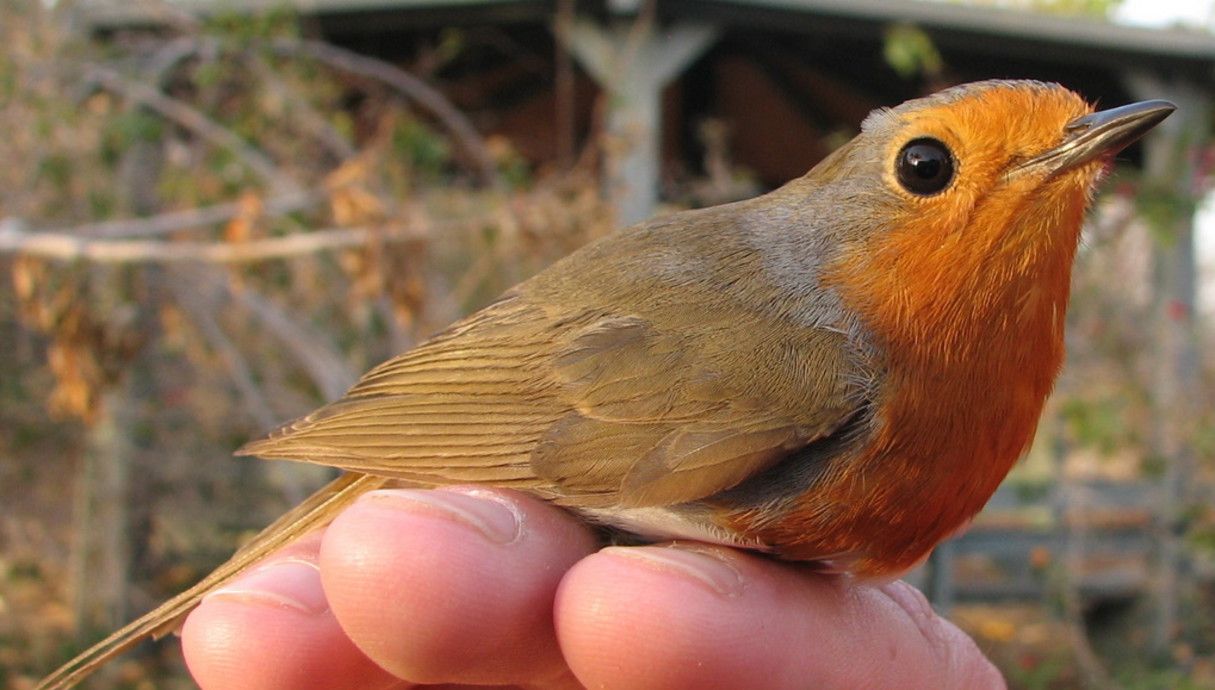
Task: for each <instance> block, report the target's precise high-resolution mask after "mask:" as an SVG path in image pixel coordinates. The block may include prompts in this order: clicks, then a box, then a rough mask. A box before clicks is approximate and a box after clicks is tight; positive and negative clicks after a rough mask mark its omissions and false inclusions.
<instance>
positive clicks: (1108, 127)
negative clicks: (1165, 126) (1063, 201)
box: [1019, 100, 1177, 174]
mask: <svg viewBox="0 0 1215 690" xmlns="http://www.w3.org/2000/svg"><path fill="white" fill-rule="evenodd" d="M1176 109H1177V106H1175V105H1173V104H1172V103H1169V102H1168V101H1159V100H1153V101H1141V102H1139V103H1131V104H1130V105H1124V106H1122V107H1119V108H1110V109H1109V110H1102V111H1100V112H1096V113H1092V114H1089V115H1085V116H1084V117H1079V118H1076V119H1075V120H1072V121H1071V122H1069V123H1068V124H1067V126H1066V127H1064V128H1063V132H1064V136H1063V141H1062V142H1061V143H1060V144H1059V145H1058V146H1056V147H1054V148H1052V149H1050V150H1049V151H1046V152H1045V153H1043V154H1041V155H1038V156H1034V157H1033V158H1031V159H1029V160H1028V161H1025V162H1024V163H1023V164H1021V165H1020V166H1019V167H1020V168H1021V169H1022V170H1026V169H1029V168H1045V169H1046V171H1047V173H1048V174H1054V173H1059V172H1063V171H1064V170H1071V169H1073V168H1077V167H1079V166H1081V165H1084V164H1085V163H1089V162H1091V161H1094V160H1096V159H1098V158H1101V157H1103V156H1112V155H1114V154H1115V153H1118V152H1119V151H1121V150H1122V149H1124V148H1126V147H1127V146H1128V145H1130V144H1131V143H1133V142H1134V141H1135V140H1137V139H1138V138H1139V137H1141V136H1143V135H1144V134H1146V133H1147V132H1148V130H1150V129H1151V128H1153V127H1155V126H1156V125H1158V124H1160V123H1161V122H1162V121H1163V120H1164V118H1166V117H1168V116H1169V114H1170V113H1172V112H1173V111H1174V110H1176Z"/></svg>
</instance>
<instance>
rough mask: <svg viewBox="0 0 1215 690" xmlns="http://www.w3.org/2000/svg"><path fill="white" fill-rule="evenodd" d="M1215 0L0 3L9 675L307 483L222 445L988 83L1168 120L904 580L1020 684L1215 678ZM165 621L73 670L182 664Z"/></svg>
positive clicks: (88, 631) (1099, 221) (116, 612)
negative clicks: (639, 224) (953, 529)
mask: <svg viewBox="0 0 1215 690" xmlns="http://www.w3.org/2000/svg"><path fill="white" fill-rule="evenodd" d="M1212 4H1213V3H1212V2H1211V1H1210V0H1205V1H1203V2H1195V1H1190V2H1185V1H1183V0H1178V2H1176V6H1175V7H1173V6H1170V5H1171V3H1170V2H1166V1H1164V0H991V1H979V2H918V1H915V0H851V1H849V2H841V1H840V0H587V1H585V2H583V1H581V0H463V1H461V2H458V3H453V2H442V1H441V0H433V1H428V0H308V1H307V2H303V1H302V0H301V1H300V2H297V3H293V2H263V1H261V0H226V1H224V2H218V1H216V2H205V1H197V2H186V1H181V2H160V1H157V0H142V1H138V2H130V1H121V2H120V1H118V0H113V1H110V2H106V1H103V0H92V1H86V0H77V1H75V2H71V1H68V0H61V1H59V2H54V1H52V0H6V1H5V2H4V3H3V4H0V41H2V43H3V47H2V48H0V353H2V354H0V686H3V687H5V688H14V689H18V690H19V689H20V688H28V687H31V686H32V684H33V682H34V681H35V680H36V679H37V678H38V677H39V676H40V675H41V674H42V673H44V672H46V671H49V670H50V669H52V668H53V667H55V666H57V665H58V664H59V663H60V662H62V661H64V660H66V659H67V658H68V657H69V656H70V655H72V654H74V653H75V652H77V651H80V650H81V649H83V648H84V646H87V644H88V643H90V642H92V641H94V640H96V639H98V638H99V637H100V636H101V635H102V634H103V633H104V632H107V631H109V630H110V629H112V628H113V627H116V626H117V625H119V624H121V623H123V622H125V621H127V620H129V619H130V618H132V617H134V616H135V615H137V614H138V613H141V612H143V611H146V610H148V609H150V608H151V607H152V606H153V605H154V604H156V603H158V602H160V601H162V600H164V599H166V598H167V597H169V596H170V595H172V594H174V593H176V592H178V591H180V590H182V589H184V588H185V587H186V586H188V585H189V584H190V583H192V582H193V581H194V580H196V579H197V578H199V577H200V576H201V575H202V574H204V573H205V572H207V571H209V570H210V569H211V568H213V567H214V566H216V565H217V564H219V563H220V562H222V561H223V560H224V559H226V557H227V556H228V555H229V554H230V553H231V551H232V550H233V549H234V548H235V547H236V546H237V545H238V544H239V543H240V542H241V540H242V539H243V538H247V537H248V536H250V535H251V534H253V533H255V532H256V531H257V530H258V529H259V528H260V527H262V526H264V525H265V524H267V523H268V522H270V520H271V519H272V518H273V517H275V516H276V515H277V514H279V513H281V512H282V511H284V510H285V509H286V508H287V507H289V506H290V505H292V504H293V503H295V502H296V501H298V500H300V499H301V498H302V497H304V496H305V495H307V494H308V493H309V492H310V491H311V490H313V489H314V488H315V487H317V486H319V485H320V483H322V482H324V481H325V480H326V479H327V478H328V475H327V471H326V470H325V469H324V468H314V467H302V466H295V465H292V464H289V463H277V462H266V461H261V460H257V459H250V458H240V459H233V458H231V457H230V453H231V452H232V450H233V449H234V448H236V447H237V446H239V445H240V444H241V443H243V442H244V441H246V440H249V439H251V438H253V437H256V436H258V435H260V434H262V433H263V432H264V431H266V430H267V429H269V428H271V427H273V426H275V425H276V424H277V423H279V422H282V421H284V420H287V419H291V418H293V417H296V416H298V415H301V414H303V413H305V412H307V411H309V410H311V409H312V408H314V407H316V406H317V405H319V404H321V403H322V402H324V401H326V400H330V399H333V398H336V397H337V396H339V395H340V394H341V393H342V392H343V391H344V390H345V388H346V387H347V386H348V385H349V384H351V383H352V382H353V381H354V380H355V378H356V377H357V376H358V374H360V373H361V372H362V371H364V370H366V369H367V368H369V367H370V366H372V365H374V364H376V363H378V362H380V361H382V360H383V359H385V358H387V357H389V356H391V355H392V354H394V353H397V352H399V351H401V350H404V349H406V348H408V347H409V346H411V345H412V344H413V343H416V342H417V341H418V340H419V339H420V338H423V337H425V336H426V335H427V334H428V333H431V332H434V331H435V330H437V329H439V328H441V327H443V326H445V325H446V324H448V323H449V322H451V321H452V320H454V319H455V318H457V317H458V316H460V315H461V314H464V313H467V312H469V311H471V310H473V309H476V308H477V307H479V306H481V305H483V304H484V303H486V302H487V301H488V300H490V299H492V298H493V297H494V296H496V295H497V294H498V293H499V292H500V291H502V290H503V289H505V288H507V287H509V286H510V285H512V284H514V283H515V282H518V281H519V280H521V279H523V278H525V277H526V276H528V275H529V274H531V273H532V272H534V271H536V270H538V269H539V268H542V267H543V266H544V265H546V264H547V263H549V262H551V261H552V260H553V259H555V258H557V257H559V256H562V255H563V254H566V253H568V252H569V251H570V250H572V249H574V248H575V247H577V246H579V245H581V244H583V243H585V242H586V241H588V240H590V239H593V238H595V237H598V236H600V235H602V234H604V233H607V232H609V231H610V230H612V229H613V228H615V227H617V226H620V225H623V224H627V223H630V222H633V221H636V220H640V219H644V218H646V217H649V216H650V215H652V214H654V213H663V212H667V211H670V210H673V209H680V208H689V207H696V206H704V205H710V204H717V203H722V202H726V201H731V200H735V199H740V198H745V197H748V196H752V195H755V194H758V193H760V192H762V191H765V190H767V189H771V188H773V187H775V186H778V185H780V184H781V183H783V182H784V181H787V180H789V179H791V178H793V177H796V176H798V175H800V174H802V173H803V172H805V171H806V170H808V169H809V168H810V167H812V166H813V165H814V164H815V163H816V162H817V161H818V160H819V159H821V158H822V157H823V156H825V155H826V154H827V153H828V152H830V151H831V150H832V149H833V148H835V147H836V146H838V145H840V144H841V143H843V142H845V141H847V140H848V139H849V138H850V137H851V136H852V135H853V134H855V133H856V131H857V129H858V125H859V123H860V121H861V120H862V119H863V118H864V116H865V115H866V114H867V113H868V112H869V111H870V110H872V109H873V108H876V107H881V106H885V105H894V104H896V103H899V102H901V101H903V100H905V99H907V98H910V97H915V96H917V95H922V94H924V93H927V92H930V91H933V90H936V89H938V88H941V87H944V86H947V85H950V84H953V83H958V82H963V81H971V80H975V79H985V78H994V77H1016V78H1035V79H1044V80H1050V81H1058V82H1061V83H1063V84H1065V85H1066V86H1068V87H1070V88H1072V89H1074V90H1076V91H1078V92H1080V93H1081V94H1083V95H1084V96H1085V97H1086V98H1088V99H1090V100H1091V101H1093V102H1096V103H1098V104H1100V105H1102V106H1105V107H1110V106H1115V105H1121V104H1124V103H1127V102H1130V101H1134V100H1141V99H1146V98H1166V99H1170V100H1172V101H1174V102H1175V103H1177V104H1178V105H1179V106H1180V107H1181V110H1179V111H1178V112H1177V113H1176V114H1175V115H1174V116H1173V117H1172V118H1170V119H1169V120H1168V121H1166V122H1165V123H1164V125H1163V126H1161V127H1160V128H1158V130H1157V131H1156V132H1154V133H1153V134H1152V135H1150V137H1149V138H1148V139H1147V140H1145V141H1144V142H1142V143H1141V144H1139V145H1137V146H1135V147H1133V148H1132V149H1130V150H1128V151H1127V152H1125V153H1124V154H1123V156H1122V157H1121V158H1120V160H1119V161H1118V166H1117V167H1116V169H1115V170H1114V171H1113V173H1112V176H1111V178H1110V180H1109V181H1108V182H1107V184H1106V185H1105V187H1104V190H1103V192H1102V194H1101V195H1100V196H1099V198H1098V199H1097V200H1096V202H1095V206H1096V212H1095V213H1094V214H1093V216H1092V219H1091V223H1090V226H1089V227H1088V228H1087V229H1086V232H1085V236H1084V241H1083V247H1082V250H1081V255H1080V258H1079V264H1078V271H1077V276H1076V279H1075V285H1074V297H1073V301H1072V308H1071V316H1070V330H1069V336H1068V338H1069V359H1068V363H1067V367H1066V370H1065V372H1064V374H1063V376H1062V378H1061V380H1060V383H1059V386H1058V389H1057V392H1056V395H1055V396H1054V398H1053V399H1052V401H1051V403H1050V405H1049V409H1048V411H1047V413H1046V415H1045V416H1044V418H1043V420H1042V424H1041V427H1040V431H1039V437H1038V440H1037V442H1036V443H1035V446H1034V448H1033V450H1032V451H1031V453H1030V454H1029V456H1028V457H1027V458H1026V459H1025V460H1024V461H1023V462H1022V463H1021V465H1020V466H1019V467H1018V468H1017V469H1016V470H1014V473H1013V475H1012V476H1011V477H1010V478H1009V479H1008V481H1007V482H1006V483H1005V485H1004V486H1003V487H1002V488H1001V490H1000V492H999V494H997V496H996V498H995V499H994V500H993V501H992V504H991V505H990V506H989V507H988V509H987V510H986V511H985V512H984V513H983V514H982V515H980V516H979V518H978V519H977V520H976V521H975V523H974V525H973V526H972V527H971V528H970V529H969V530H968V531H967V532H966V533H965V534H963V535H961V536H959V537H958V538H957V539H955V540H954V541H951V542H948V543H947V544H945V545H943V546H942V547H941V548H940V549H939V550H938V552H937V554H936V555H935V556H934V558H933V559H932V560H931V562H930V563H929V564H928V565H927V566H926V567H925V568H923V569H922V570H921V571H919V572H917V573H915V574H914V576H913V577H914V579H915V581H916V582H917V584H919V585H920V586H921V587H923V588H924V589H925V590H926V591H927V592H928V593H929V595H930V596H931V597H932V599H933V601H934V603H935V605H936V606H938V607H939V608H940V609H941V610H942V611H943V612H944V613H946V614H947V615H949V616H950V617H951V618H952V619H953V620H955V621H957V622H958V623H959V624H960V625H962V626H963V627H964V628H965V629H966V630H967V631H968V632H970V633H971V634H972V635H973V636H974V637H975V638H976V639H977V640H978V642H979V644H980V645H981V646H982V647H983V649H984V650H986V651H987V653H988V654H989V655H990V656H991V657H992V658H993V659H994V660H995V661H996V662H997V663H998V664H999V665H1000V666H1001V668H1002V669H1003V670H1004V673H1005V675H1006V677H1007V678H1008V681H1009V684H1010V686H1011V687H1012V688H1015V689H1025V690H1028V689H1037V688H1042V689H1046V688H1052V689H1053V688H1126V689H1128V690H1129V689H1132V688H1144V689H1146V688H1179V689H1183V690H1184V689H1187V688H1215V512H1213V511H1212V498H1213V497H1215V471H1213V470H1215V457H1213V456H1215V415H1213V414H1212V410H1213V409H1215V407H1213V406H1212V398H1213V394H1215V379H1213V378H1212V374H1213V373H1215V372H1213V371H1212V366H1213V365H1215V361H1213V360H1212V357H1211V356H1209V355H1208V354H1207V350H1208V349H1209V345H1210V343H1211V342H1212V332H1211V323H1210V316H1211V315H1212V313H1215V312H1213V310H1215V301H1213V300H1212V299H1211V298H1210V296H1211V295H1215V292H1212V290H1213V289H1215V281H1212V280H1211V275H1210V273H1209V271H1207V270H1205V269H1206V258H1205V257H1206V256H1207V255H1208V254H1211V255H1215V252H1213V251H1208V250H1207V247H1208V246H1215V242H1213V241H1212V240H1213V239H1215V213H1213V212H1211V211H1208V210H1206V208H1207V207H1204V197H1205V196H1206V194H1207V193H1208V191H1209V190H1210V187H1211V179H1210V173H1211V168H1212V165H1213V164H1215V149H1213V148H1212V146H1211V135H1210V118H1211V115H1212V96H1213V95H1215V35H1212V25H1213V24H1215V16H1213V14H1212V12H1213V10H1212ZM186 678H187V677H186V676H185V675H184V671H183V669H182V665H181V662H180V657H179V655H178V652H177V645H176V642H174V641H172V640H170V641H168V642H166V643H159V644H154V643H149V644H146V645H144V646H143V647H141V648H140V649H139V650H138V651H137V652H136V653H133V654H130V655H128V656H126V657H124V658H123V659H122V660H121V661H120V662H118V663H116V664H114V665H112V667H111V668H108V669H106V671H105V673H104V674H102V675H101V676H100V677H99V678H98V680H97V681H95V682H94V683H93V684H92V685H90V686H89V687H97V688H169V689H172V688H188V687H192V685H191V684H190V682H189V681H188V680H187V679H186Z"/></svg>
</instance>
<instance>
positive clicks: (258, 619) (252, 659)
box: [182, 532, 408, 690]
mask: <svg viewBox="0 0 1215 690" xmlns="http://www.w3.org/2000/svg"><path fill="white" fill-rule="evenodd" d="M321 538H322V533H320V532H317V533H314V534H311V535H308V536H306V537H304V538H303V539H301V540H299V541H298V542H296V543H294V544H292V545H290V546H288V547H287V548H286V549H284V550H283V551H280V552H279V553H278V554H276V555H274V556H272V557H271V558H270V559H268V560H267V562H266V563H265V564H262V565H260V566H258V567H257V568H256V569H255V570H252V571H250V572H249V573H247V574H245V575H243V576H242V577H240V578H238V579H237V580H235V581H233V582H232V583H230V584H228V585H226V586H225V587H223V588H221V589H219V590H217V591H216V592H213V593H212V594H210V595H209V596H207V597H206V598H205V599H203V601H202V603H200V604H199V606H198V608H197V609H195V611H194V612H193V613H192V614H190V617H189V618H187V619H186V623H185V627H184V628H183V630H182V651H183V652H184V653H185V657H186V663H187V665H188V666H189V668H190V672H191V674H193V676H194V679H195V681H196V682H197V683H198V685H199V686H200V687H202V688H204V689H205V690H225V689H228V688H231V689H233V690H237V689H240V690H295V689H297V688H304V687H316V688H332V689H333V690H346V689H349V690H355V689H358V690H375V689H381V688H401V687H408V685H407V684H403V683H401V682H400V680H399V679H397V678H396V677H394V676H392V675H391V674H390V673H388V672H387V671H385V670H383V669H382V668H380V667H379V666H377V665H376V664H375V663H374V662H372V661H371V660H370V659H368V658H367V656H366V655H365V654H363V653H362V652H361V651H359V649H358V647H356V646H354V644H353V643H352V642H351V641H350V639H349V638H348V637H347V636H346V634H345V633H344V632H343V631H342V629H341V627H340V626H339V625H338V623H337V619H336V618H335V617H334V615H333V612H332V611H330V609H329V604H328V602H327V600H326V598H325V594H324V592H323V591H322V588H321V579H320V573H319V572H318V570H317V565H316V561H317V553H318V551H319V549H320V543H321Z"/></svg>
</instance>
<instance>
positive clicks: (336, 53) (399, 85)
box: [271, 39, 501, 186]
mask: <svg viewBox="0 0 1215 690" xmlns="http://www.w3.org/2000/svg"><path fill="white" fill-rule="evenodd" d="M271 47H272V48H273V49H274V50H276V51H277V52H279V53H283V54H288V55H295V56H300V55H305V56H308V57H312V58H315V59H317V60H320V61H321V62H324V63H326V64H328V65H330V66H332V67H335V68H337V69H340V70H343V71H346V72H350V73H352V74H358V75H361V76H364V77H369V78H371V79H375V80H377V81H380V82H383V83H385V84H387V85H388V86H390V87H392V88H393V89H396V90H397V91H399V92H401V93H402V94H404V95H405V96H406V97H407V98H409V99H410V100H412V101H414V102H416V103H417V104H418V105H420V106H422V107H423V108H425V109H427V110H429V111H430V112H431V114H433V115H434V116H435V117H436V118H438V119H439V122H440V123H442V125H443V126H444V127H446V128H447V130H448V131H449V132H450V133H451V135H452V137H453V138H454V139H455V140H456V142H457V143H458V144H459V146H460V147H461V148H462V149H464V152H465V153H466V154H467V155H468V157H469V158H470V159H471V160H472V163H473V164H474V165H475V166H476V167H477V168H478V172H479V173H480V175H481V177H482V179H483V181H485V182H487V183H489V184H491V185H494V186H498V185H500V184H501V181H500V180H499V178H498V173H497V165H496V164H495V163H494V159H493V156H491V155H490V154H489V149H488V148H487V147H486V146H485V140H484V139H483V138H482V137H481V134H480V133H479V132H477V128H476V127H473V125H472V123H471V122H470V121H469V120H468V118H467V117H466V116H465V115H464V113H462V112H460V111H459V110H458V109H456V107H455V106H453V105H452V104H451V102H450V101H448V100H447V99H446V98H445V97H444V96H443V94H441V93H439V91H438V90H436V89H434V88H433V87H431V86H430V85H429V84H427V83H426V82H424V81H422V80H421V79H419V78H417V77H415V76H414V75H412V74H410V73H409V72H406V71H405V70H403V69H400V68H398V67H395V66H393V65H391V64H389V63H387V62H384V61H383V60H377V59H375V58H370V57H367V56H365V55H359V54H358V53H355V52H352V51H349V50H346V49H344V48H338V47H337V46H333V45H330V44H328V43H323V42H321V41H309V40H298V39H278V40H275V41H273V42H272V43H271Z"/></svg>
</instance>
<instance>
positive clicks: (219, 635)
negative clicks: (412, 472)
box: [182, 487, 1005, 690]
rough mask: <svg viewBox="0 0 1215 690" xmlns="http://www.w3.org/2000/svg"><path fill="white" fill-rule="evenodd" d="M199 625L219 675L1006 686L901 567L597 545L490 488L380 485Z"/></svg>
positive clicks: (200, 651)
mask: <svg viewBox="0 0 1215 690" xmlns="http://www.w3.org/2000/svg"><path fill="white" fill-rule="evenodd" d="M182 636H183V647H184V651H185V655H186V660H187V662H188V664H189V666H190V669H191V672H192V673H193V674H194V676H195V679H196V680H197V682H198V683H199V685H200V686H201V687H202V688H203V689H204V690H225V689H228V688H232V689H235V688H241V689H243V690H278V689H282V690H288V689H291V690H296V689H298V688H310V687H316V688H329V689H331V690H354V689H356V688H357V689H359V690H366V689H375V690H381V689H385V690H386V689H389V688H392V689H399V688H414V687H419V686H420V685H422V684H426V685H422V686H424V687H435V686H438V687H444V688H461V687H471V686H481V687H484V686H486V685H488V686H502V687H517V688H529V689H534V690H567V689H574V688H581V687H591V688H599V687H602V688H629V689H631V690H651V689H653V690H659V689H666V688H669V689H672V690H675V689H685V688H705V689H712V688H723V689H725V688H730V689H736V688H741V687H746V688H756V689H760V690H783V689H785V688H790V689H792V688H798V689H800V690H804V689H805V688H818V689H820V690H831V689H833V688H840V689H845V688H846V689H848V690H862V689H864V688H889V687H899V688H908V689H915V688H924V689H925V690H927V689H932V690H948V689H950V688H957V689H959V690H961V689H963V688H965V689H968V690H1000V689H1002V688H1004V687H1005V684H1004V681H1003V680H1002V679H1001V677H1000V674H999V673H998V671H996V669H995V668H994V667H993V666H992V665H991V663H990V662H989V661H988V660H987V659H986V658H985V657H984V656H983V654H982V653H981V652H980V651H979V649H978V648H977V646H976V645H975V643H974V642H973V641H972V640H971V639H970V638H968V637H966V635H965V634H964V633H962V632H961V631H960V630H959V629H958V628H956V627H955V626H953V625H952V624H951V623H949V622H947V621H945V620H943V619H941V618H939V617H937V616H936V615H935V614H934V613H933V612H932V609H931V607H930V606H929V605H928V603H927V602H926V601H925V600H924V598H923V597H922V596H921V595H920V593H919V592H917V591H916V590H914V589H913V588H911V587H910V586H909V585H906V584H904V583H902V582H895V583H892V584H889V585H885V586H881V587H878V586H866V587H854V586H848V585H846V584H845V583H843V582H842V581H841V580H840V579H839V578H838V577H832V576H826V575H822V574H819V573H814V572H811V571H810V570H809V569H808V568H806V567H805V566H797V565H791V564H787V563H780V562H776V561H773V560H770V559H765V558H761V557H757V556H754V555H751V554H746V553H743V552H740V551H737V550H733V549H727V548H722V547H712V546H705V545H700V544H690V543H689V544H677V545H657V546H647V547H612V548H607V549H603V550H599V549H598V547H597V543H596V540H595V537H594V535H593V533H592V532H591V531H590V530H589V529H588V528H587V527H586V526H585V525H584V524H582V523H580V522H578V521H577V520H575V519H574V518H572V517H571V516H570V515H569V514H567V513H565V512H563V511H561V510H559V509H557V508H554V507H552V506H549V505H546V504H544V503H541V502H539V501H536V500H533V499H530V498H527V497H525V496H523V495H521V494H517V493H513V492H509V491H505V490H500V489H492V488H471V487H451V488H446V489H439V490H435V491H412V490H400V491H396V490H394V491H380V492H373V493H371V494H368V495H367V496H364V497H363V498H362V499H361V500H359V501H358V502H357V503H355V504H354V505H353V506H351V507H350V508H348V509H347V510H346V511H345V512H343V513H342V514H341V515H339V516H338V517H337V519H336V520H335V521H334V522H333V524H332V525H331V526H330V527H329V528H328V529H327V530H325V531H324V532H322V533H316V534H313V535H311V536H309V537H306V538H304V539H302V540H300V541H299V542H297V543H295V544H293V545H291V546H290V547H288V548H287V549H285V550H284V551H282V552H280V553H278V554H277V555H276V556H273V557H271V558H270V559H268V561H267V563H266V564H265V565H263V566H261V567H259V568H257V569H255V570H252V571H251V572H249V573H246V574H244V575H243V576H242V577H241V578H239V579H237V580H236V581H234V582H233V583H231V584H230V585H228V586H226V587H224V588H223V589H221V590H220V591H217V592H215V593H213V594H212V595H210V596H208V597H207V598H205V599H204V600H203V602H202V604H201V605H200V606H199V607H198V608H197V609H196V610H195V611H194V612H193V613H192V614H191V615H190V617H189V619H188V620H187V622H186V624H185V627H184V630H183V631H182ZM402 679H409V680H402Z"/></svg>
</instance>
